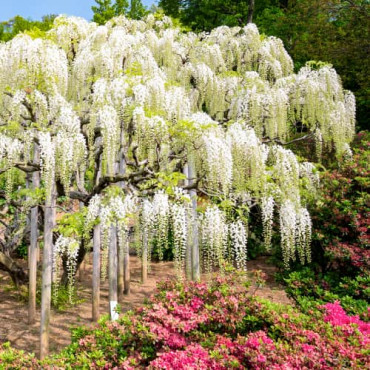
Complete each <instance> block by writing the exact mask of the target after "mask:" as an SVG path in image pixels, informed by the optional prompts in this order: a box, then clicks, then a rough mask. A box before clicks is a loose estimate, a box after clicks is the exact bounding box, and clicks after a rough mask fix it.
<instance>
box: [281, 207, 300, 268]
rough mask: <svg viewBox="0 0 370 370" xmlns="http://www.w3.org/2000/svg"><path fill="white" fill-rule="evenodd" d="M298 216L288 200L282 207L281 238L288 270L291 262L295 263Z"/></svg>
mask: <svg viewBox="0 0 370 370" xmlns="http://www.w3.org/2000/svg"><path fill="white" fill-rule="evenodd" d="M296 223H297V214H296V210H295V206H294V204H293V203H292V202H291V201H290V200H287V201H285V202H284V203H283V204H282V205H281V207H280V236H281V249H282V252H283V262H284V266H285V267H286V268H287V269H288V268H289V262H290V261H291V260H293V261H295V259H296V255H295V246H296Z"/></svg>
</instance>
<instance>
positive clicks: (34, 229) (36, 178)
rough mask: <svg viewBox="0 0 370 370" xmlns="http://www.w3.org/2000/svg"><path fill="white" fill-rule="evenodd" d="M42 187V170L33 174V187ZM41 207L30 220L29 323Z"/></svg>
mask: <svg viewBox="0 0 370 370" xmlns="http://www.w3.org/2000/svg"><path fill="white" fill-rule="evenodd" d="M38 161H39V149H38V147H37V145H35V153H34V162H35V163H38ZM38 187H40V172H39V171H36V172H34V173H33V174H32V189H33V190H35V189H37V188H38ZM38 218H39V208H38V206H36V207H33V208H31V220H30V229H31V230H30V234H31V236H30V246H29V249H28V269H29V288H28V323H29V324H34V323H35V319H36V284H37V262H38V259H39V243H38V237H39V230H38Z"/></svg>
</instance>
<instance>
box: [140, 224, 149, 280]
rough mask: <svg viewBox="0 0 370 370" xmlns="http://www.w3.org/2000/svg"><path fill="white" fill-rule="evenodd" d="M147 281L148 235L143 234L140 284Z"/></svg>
mask: <svg viewBox="0 0 370 370" xmlns="http://www.w3.org/2000/svg"><path fill="white" fill-rule="evenodd" d="M147 280H148V234H147V232H146V231H145V230H144V233H143V250H142V255H141V282H142V283H143V284H145V283H146V281H147Z"/></svg>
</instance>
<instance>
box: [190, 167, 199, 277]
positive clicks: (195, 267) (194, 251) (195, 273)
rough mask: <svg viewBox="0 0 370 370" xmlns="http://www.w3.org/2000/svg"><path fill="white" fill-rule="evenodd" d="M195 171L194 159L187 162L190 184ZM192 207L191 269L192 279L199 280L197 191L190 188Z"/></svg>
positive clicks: (193, 178) (193, 181)
mask: <svg viewBox="0 0 370 370" xmlns="http://www.w3.org/2000/svg"><path fill="white" fill-rule="evenodd" d="M195 178H196V172H195V164H194V161H191V162H189V182H190V185H192V184H194V183H195ZM189 195H190V199H191V208H192V224H191V226H192V227H191V236H192V246H191V265H192V266H191V270H192V278H193V280H194V281H199V280H200V262H199V240H198V215H197V191H196V190H195V189H191V190H190V191H189Z"/></svg>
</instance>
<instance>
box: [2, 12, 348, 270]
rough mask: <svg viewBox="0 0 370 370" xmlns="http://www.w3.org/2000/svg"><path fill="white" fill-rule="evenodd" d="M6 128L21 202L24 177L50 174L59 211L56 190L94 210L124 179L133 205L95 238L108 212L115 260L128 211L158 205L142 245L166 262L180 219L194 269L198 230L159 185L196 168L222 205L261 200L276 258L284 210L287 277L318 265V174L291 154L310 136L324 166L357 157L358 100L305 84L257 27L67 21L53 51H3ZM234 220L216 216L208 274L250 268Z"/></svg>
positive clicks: (306, 72) (46, 47)
mask: <svg viewBox="0 0 370 370" xmlns="http://www.w3.org/2000/svg"><path fill="white" fill-rule="evenodd" d="M0 120H1V122H5V123H6V124H7V126H6V128H5V129H4V130H2V133H1V136H0V166H1V167H0V173H1V172H3V171H6V172H7V181H8V185H7V187H8V189H9V190H11V188H12V171H13V170H14V169H17V170H27V171H28V172H32V171H38V170H41V173H42V179H43V183H42V185H41V186H42V187H43V188H44V189H45V193H46V199H47V200H50V199H51V196H52V194H53V192H55V191H56V190H55V189H57V191H58V194H59V195H65V196H67V197H68V196H70V197H71V198H72V199H78V200H79V201H81V202H82V203H84V205H85V206H87V205H88V203H89V202H90V201H91V199H95V198H94V196H99V197H100V196H102V197H104V196H105V195H104V190H105V188H106V187H109V185H111V184H113V183H114V184H117V183H118V182H119V181H117V180H116V178H115V177H116V176H118V175H119V176H121V178H122V179H121V180H120V187H121V189H122V191H123V193H125V196H122V197H116V198H114V197H113V198H109V200H108V201H106V202H105V203H104V202H102V204H101V205H100V206H99V207H98V208H97V207H96V205H95V206H91V207H92V208H94V210H89V211H88V216H87V217H88V221H87V224H88V225H89V226H88V227H87V231H86V233H88V232H91V230H92V229H91V227H92V225H93V222H94V221H93V220H94V219H96V218H97V212H98V211H97V209H99V213H100V217H99V220H100V222H101V223H102V226H103V227H102V233H103V239H102V240H103V249H104V250H105V253H106V250H107V248H106V247H107V245H108V243H107V240H108V238H109V235H108V226H109V225H110V224H111V223H112V222H118V224H119V223H121V228H120V226H119V225H118V228H120V230H121V240H123V239H124V233H125V230H126V229H127V222H126V221H127V220H126V221H123V220H125V219H126V215H127V213H130V212H129V211H128V210H127V209H126V208H125V207H126V206H127V205H125V201H126V199H129V198H128V197H130V196H131V195H132V197H133V198H135V199H136V198H137V197H143V198H145V197H146V199H144V200H143V201H141V202H139V203H138V204H140V207H141V210H140V211H139V212H138V214H141V216H140V222H141V225H142V226H143V227H141V228H140V232H141V233H142V235H141V239H142V241H145V243H146V242H150V239H152V238H154V237H155V238H156V240H157V245H158V248H159V255H160V257H161V256H162V254H163V249H164V248H166V247H167V241H166V234H165V230H166V229H168V227H169V222H170V220H172V225H173V230H174V246H175V259H176V261H177V262H176V263H177V265H178V266H183V260H184V250H185V246H186V244H187V242H188V239H189V238H188V235H190V234H191V232H192V230H196V229H198V228H197V227H194V226H191V225H190V224H191V223H196V222H198V221H197V220H196V218H195V217H192V218H189V211H188V208H189V207H188V205H186V204H185V203H184V202H183V203H181V202H177V203H176V202H175V203H173V205H172V206H171V207H169V205H168V201H167V198H166V195H165V194H162V195H159V194H156V195H154V198H153V193H155V190H156V186H157V185H158V183H160V184H161V185H163V184H162V183H161V182H160V181H158V178H159V177H161V176H162V175H163V174H164V175H165V176H168V175H169V174H173V173H179V172H182V171H183V169H184V167H185V166H186V165H187V163H189V162H192V163H194V173H195V178H194V179H192V180H191V181H192V182H193V183H195V184H196V188H197V190H202V191H203V192H204V194H207V195H208V196H209V197H214V198H217V199H220V198H222V197H232V196H236V197H240V198H243V196H244V195H245V194H250V196H251V197H253V198H254V200H255V202H256V204H259V205H261V208H262V214H263V217H262V220H263V222H262V223H263V227H264V240H265V244H266V247H269V246H270V244H271V238H272V225H273V224H274V223H273V218H274V209H276V210H280V231H281V239H282V247H283V254H284V262H285V264H286V265H288V263H289V261H290V260H291V259H294V258H296V256H297V255H298V257H299V258H300V260H301V261H302V262H303V261H306V260H307V261H309V259H310V257H309V244H310V239H311V231H310V227H311V222H310V219H309V214H308V212H307V211H306V210H305V209H304V208H303V206H302V199H301V192H300V188H301V183H302V182H303V181H302V178H306V179H307V181H306V183H308V184H310V186H312V187H316V186H317V185H318V184H317V176H316V175H315V168H314V166H313V165H311V164H308V163H304V164H301V165H300V164H299V160H298V158H297V157H296V156H295V154H294V153H293V152H292V151H291V150H289V149H285V148H283V146H282V145H279V144H286V143H287V142H288V141H289V140H291V139H293V138H294V137H295V136H293V135H299V133H298V131H299V130H298V129H296V130H295V129H294V128H297V127H298V126H299V127H300V126H301V125H302V124H303V125H304V128H305V130H306V131H307V135H308V136H309V135H312V136H313V137H314V138H315V143H316V152H317V154H318V155H320V153H321V152H322V150H323V147H325V148H326V149H327V150H333V151H335V152H336V154H337V155H338V156H341V155H349V151H350V149H349V144H350V142H351V140H352V137H353V134H354V121H355V101H354V97H353V94H352V93H350V92H347V91H344V90H343V88H342V85H341V82H340V78H339V77H338V75H337V74H336V72H335V70H334V69H333V68H331V67H330V66H328V65H324V66H320V67H319V68H316V66H315V65H312V64H308V65H307V66H306V67H304V68H302V69H301V70H300V71H299V72H298V73H297V74H294V73H293V62H292V60H291V58H290V57H289V55H288V54H287V52H286V50H285V49H284V46H283V44H282V42H281V40H279V39H277V38H275V37H264V36H262V35H260V34H259V31H258V29H257V27H256V26H255V25H253V24H249V25H247V26H245V27H243V28H241V27H233V28H229V27H218V28H216V29H214V30H213V31H212V32H210V33H209V34H204V33H201V34H195V33H192V32H188V33H184V32H182V31H181V29H180V28H177V27H175V26H174V25H173V24H172V21H171V19H169V18H168V17H166V16H163V15H158V14H157V15H156V16H154V15H148V16H147V17H146V18H144V19H143V20H139V21H137V20H129V19H126V18H125V17H123V16H122V17H117V18H114V19H112V20H110V21H109V22H108V23H107V24H106V25H104V26H98V25H96V24H95V23H88V22H87V21H85V20H83V19H80V18H76V17H71V18H67V17H64V16H60V17H57V18H56V19H55V22H54V27H53V28H52V29H51V30H50V31H48V33H47V35H46V37H45V38H36V39H32V38H31V37H30V36H28V35H26V34H21V35H18V36H17V37H15V38H14V39H13V40H11V41H9V42H7V43H4V44H0ZM38 150H39V152H40V156H39V158H37V156H35V154H36V153H37V151H38ZM165 176H164V177H165ZM188 180H189V179H188ZM165 182H166V181H165ZM56 185H62V188H63V190H61V188H60V187H57V186H56ZM176 185H179V184H176ZM180 185H181V184H180ZM165 186H168V181H167V183H166V184H165ZM162 187H163V186H162ZM9 192H10V191H9ZM133 198H132V199H133ZM152 198H153V199H152ZM93 214H94V217H93ZM113 220H115V221H113ZM226 221H228V220H226V219H225V216H224V215H223V214H222V213H221V211H219V210H218V209H217V208H216V207H213V206H211V207H209V209H207V210H206V211H205V213H204V216H203V219H202V222H201V224H202V225H200V227H199V230H200V232H201V235H200V239H201V240H202V247H201V248H202V251H201V253H202V255H203V257H204V264H203V265H204V267H205V270H207V271H208V270H211V268H212V266H214V265H217V266H221V265H222V260H223V259H224V257H225V251H226V250H228V249H229V243H230V241H231V243H232V248H233V249H232V252H231V253H230V254H233V255H234V257H235V259H236V261H237V264H238V266H240V267H241V268H245V258H246V250H245V248H246V244H247V225H244V224H242V223H241V222H239V221H238V220H233V221H235V222H234V223H232V225H231V226H230V228H229V227H228V226H227V225H226V223H227V222H226ZM125 222H126V223H125ZM154 230H155V233H154ZM86 233H85V234H86ZM154 234H155V235H154ZM145 243H143V244H145ZM104 246H105V247H104ZM148 258H150V252H149V254H148ZM216 261H217V262H216Z"/></svg>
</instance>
